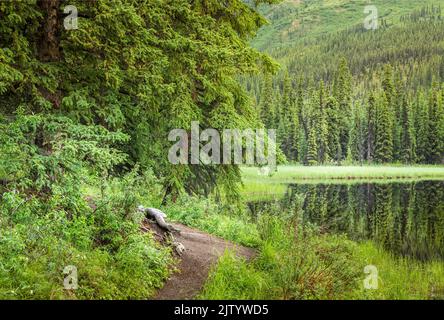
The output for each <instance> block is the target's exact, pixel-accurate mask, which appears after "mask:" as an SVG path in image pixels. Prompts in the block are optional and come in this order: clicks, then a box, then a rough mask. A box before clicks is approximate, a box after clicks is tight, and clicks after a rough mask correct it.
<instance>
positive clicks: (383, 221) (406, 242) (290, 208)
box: [249, 181, 444, 261]
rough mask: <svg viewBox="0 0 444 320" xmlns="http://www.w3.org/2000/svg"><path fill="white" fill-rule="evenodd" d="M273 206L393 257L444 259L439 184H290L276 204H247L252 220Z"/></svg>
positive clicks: (442, 187) (443, 186)
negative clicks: (373, 244) (368, 243)
mask: <svg viewBox="0 0 444 320" xmlns="http://www.w3.org/2000/svg"><path fill="white" fill-rule="evenodd" d="M276 206H277V207H278V210H279V209H280V210H281V211H286V212H292V213H294V212H297V213H298V214H300V218H301V220H302V222H303V223H312V224H316V225H318V226H319V227H320V228H321V229H322V230H323V231H325V232H331V233H345V234H347V235H348V237H349V238H350V239H352V240H356V241H362V240H373V241H375V242H377V243H378V244H380V245H382V246H383V247H384V248H385V249H386V250H389V251H390V252H393V253H394V254H396V255H400V256H409V257H413V258H416V259H419V260H423V261H426V260H431V259H440V260H444V181H418V182H408V183H400V182H397V183H359V184H290V185H288V187H287V190H286V192H285V195H284V197H283V198H281V199H279V200H273V201H254V202H250V203H249V208H250V210H251V212H252V213H253V214H254V215H258V214H260V213H261V212H264V211H268V208H270V207H273V208H274V209H276V208H275V207H276ZM270 211H271V210H270Z"/></svg>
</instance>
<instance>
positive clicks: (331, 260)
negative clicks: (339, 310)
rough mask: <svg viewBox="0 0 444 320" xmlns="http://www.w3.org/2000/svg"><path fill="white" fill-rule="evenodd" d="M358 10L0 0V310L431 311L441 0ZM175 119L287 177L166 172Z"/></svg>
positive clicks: (443, 97)
mask: <svg viewBox="0 0 444 320" xmlns="http://www.w3.org/2000/svg"><path fill="white" fill-rule="evenodd" d="M374 1H375V4H376V5H377V6H378V7H380V9H381V15H380V16H379V18H378V21H379V24H380V28H378V30H372V31H369V30H364V29H362V27H361V24H362V20H363V18H364V17H363V16H362V9H363V7H362V6H363V5H365V4H366V3H367V0H313V1H302V0H301V1H299V0H224V1H221V0H10V1H1V0H0V300H2V299H29V300H32V299H152V298H156V299H157V298H159V292H160V291H161V290H162V288H163V287H165V286H164V285H165V283H167V284H168V283H169V284H170V285H171V282H170V281H171V280H172V279H173V280H174V281H176V282H175V283H174V285H173V286H172V287H173V289H172V290H170V293H171V294H172V297H173V298H178V299H192V298H201V299H218V300H225V299H260V300H264V299H279V300H281V299H317V300H318V299H404V298H406V299H411V298H420V299H434V298H442V297H444V265H443V264H442V260H440V259H442V256H443V254H444V253H443V250H442V248H443V247H444V237H443V236H442V231H441V229H442V226H443V225H444V217H443V212H444V210H443V206H444V204H443V202H442V201H441V200H440V199H441V198H442V195H443V192H442V182H437V183H436V184H428V183H425V182H424V183H423V184H421V183H419V184H416V183H415V182H412V181H411V180H416V179H417V180H418V181H419V180H437V181H438V180H442V178H443V177H444V167H443V166H436V164H442V163H444V84H443V81H444V60H443V59H444V58H443V56H444V55H443V53H444V31H443V30H444V28H443V27H444V19H443V18H442V15H441V6H440V5H441V4H442V2H444V0H436V1H434V3H433V5H428V4H422V3H419V2H418V1H416V0H405V5H404V6H403V5H400V4H398V2H399V1H395V0H374ZM295 17H296V18H295ZM335 19H338V20H337V21H336V20H335ZM321 21H322V22H325V23H320V22H321ZM276 22H277V23H276ZM331 26H334V28H332V27H331ZM418 39H419V40H418ZM196 122H198V123H199V130H202V131H203V130H204V129H209V128H213V129H215V131H216V132H222V131H223V130H225V129H230V130H232V129H235V130H238V131H242V130H245V131H247V130H246V129H252V130H251V131H253V130H254V129H261V130H258V131H262V129H264V128H265V129H277V140H278V141H277V142H278V145H279V147H280V149H281V150H280V151H278V152H277V157H276V158H277V160H278V161H279V163H278V164H285V163H292V164H295V163H299V164H301V165H298V166H296V165H295V166H293V165H291V166H277V168H276V170H268V169H269V168H267V167H265V168H257V167H256V166H247V165H245V166H242V165H239V164H225V163H224V164H223V165H217V164H214V163H211V164H206V163H204V161H203V160H202V159H200V162H199V163H198V164H179V165H175V164H173V163H172V162H171V161H169V150H170V148H171V147H172V145H173V144H174V143H175V142H177V143H181V142H183V141H182V140H180V141H171V140H170V138H169V136H170V133H171V132H172V131H175V129H183V131H185V134H184V136H185V138H184V141H185V142H184V144H186V143H187V142H190V141H191V146H192V147H191V148H184V150H185V152H184V153H186V155H190V156H191V157H193V154H192V153H193V152H192V150H190V149H193V129H192V124H193V123H196ZM201 137H202V136H201V135H199V138H201ZM207 138H208V137H207ZM219 138H220V137H219ZM244 138H245V137H244ZM208 140H209V139H207V140H206V141H203V140H199V139H198V141H199V142H198V145H197V147H198V148H197V149H198V151H199V149H200V151H202V149H204V148H205V147H206V146H207V145H209V144H210V143H209V141H208ZM205 142H208V144H204V143H205ZM211 142H213V141H211ZM220 142H221V141H219V144H218V147H219V148H221V146H220V145H221V144H220ZM230 142H231V141H230ZM249 142H251V141H248V139H244V140H242V139H241V142H240V143H239V145H238V148H237V149H238V151H239V152H238V153H237V154H238V155H240V156H239V157H238V158H245V159H246V158H247V155H248V150H250V149H253V147H257V145H258V144H259V143H249ZM274 145H275V144H274V143H268V145H267V152H268V154H267V155H270V154H273V155H275V153H274V152H269V150H270V149H269V147H270V146H274ZM250 147H251V148H250ZM262 149H265V146H264V145H262ZM211 150H213V149H211ZM257 150H258V148H256V153H255V155H254V157H255V158H256V160H257V159H258V158H259V157H260V155H258V154H259V152H258V151H257ZM260 151H261V152H262V154H263V153H264V152H265V151H264V150H260ZM233 153H234V155H235V156H236V151H233ZM251 154H252V153H250V155H251ZM201 155H202V153H199V156H201ZM207 155H208V154H207ZM230 156H231V149H230ZM250 158H251V157H250ZM388 163H402V164H408V166H396V167H395V166H389V165H387V166H385V165H384V166H359V167H358V166H343V165H344V164H388ZM324 164H332V166H325V167H323V169H324V171H326V170H327V171H329V174H328V175H323V172H322V167H321V165H324ZM413 164H433V166H416V167H413V166H411V165H413ZM340 165H341V166H340ZM307 166H313V167H307ZM296 167H297V168H299V171H298V172H295V171H294V169H295V168H296ZM341 168H343V169H347V170H343V171H341V172H339V171H340V170H339V169H341ZM311 169H313V170H316V173H317V174H318V175H317V176H315V175H314V174H313V170H312V171H310V170H311ZM375 169H376V170H375ZM397 169H399V170H397ZM247 171H249V172H250V179H248V172H247ZM308 171H310V172H308ZM358 171H360V172H358ZM412 171H415V172H412ZM301 172H302V173H303V175H302V174H301ZM307 172H308V175H311V176H308V177H307V175H305V174H306V173H307ZM350 172H351V173H350ZM251 177H253V178H251ZM298 177H299V178H298ZM301 177H302V178H301ZM326 177H327V178H331V179H337V180H341V179H342V180H345V179H347V180H350V181H351V180H354V179H360V180H362V181H363V183H364V184H366V185H367V186H354V187H351V186H349V185H344V186H340V187H338V188H336V187H331V188H330V187H325V186H323V185H322V186H320V187H312V186H310V185H305V186H302V187H301V189H300V188H299V187H294V188H293V187H290V188H288V190H287V188H286V184H289V183H294V182H295V181H296V180H297V179H299V180H304V181H305V180H310V178H316V179H324V180H326V179H325V178H326ZM307 178H308V179H307ZM316 179H312V180H313V181H314V183H317V182H316V181H317V180H316ZM373 179H375V180H378V182H379V181H380V180H383V181H384V182H385V183H387V186H385V185H381V186H379V185H378V186H376V185H375V186H373V185H370V184H371V183H374V180H373ZM397 179H399V180H401V181H399V183H401V182H406V181H407V180H408V181H409V182H411V184H410V185H406V184H403V185H402V186H401V185H400V186H399V189H398V186H396V189H395V188H393V189H392V187H391V186H389V185H388V180H397ZM386 180H387V181H386ZM403 180H404V181H403ZM273 181H275V183H273ZM313 181H311V182H313ZM324 182H325V181H324ZM354 182H356V181H352V183H354ZM392 182H393V181H392ZM304 183H306V182H304ZM325 183H326V184H327V183H328V182H325ZM431 186H432V187H431ZM411 188H417V189H415V190H413V189H411ZM273 189H275V190H283V189H285V190H287V191H286V193H285V195H283V196H284V201H281V202H279V201H277V200H278V199H277V198H274V196H275V195H274V194H273V195H272V194H271V193H270V192H271V191H273ZM264 190H265V191H266V192H268V194H266V193H262V191H264ZM408 190H410V192H407V191H408ZM257 191H259V192H257ZM253 194H254V195H255V196H258V197H260V196H269V195H270V197H267V198H266V199H267V200H269V199H272V200H270V205H269V206H268V205H267V206H266V207H265V208H264V209H263V210H262V209H261V210H259V211H258V212H256V213H254V212H251V210H249V205H251V203H252V199H253V198H252V197H250V196H249V195H253ZM344 200H347V201H348V204H349V205H347V208H346V207H345V206H346V202H345V201H344ZM282 203H285V205H281V204H282ZM339 211H341V212H339ZM308 218H313V219H311V220H312V221H310V219H308ZM327 218H331V219H327ZM364 219H368V221H364ZM165 220H166V221H165ZM343 223H345V224H343ZM329 225H330V226H333V227H337V229H341V228H343V227H344V226H345V227H344V228H343V229H341V230H339V231H338V232H337V233H336V230H335V228H329ZM358 229H359V230H358ZM365 229H367V230H365ZM345 231H350V233H349V234H346V232H345ZM358 231H359V232H358ZM361 231H364V232H361ZM418 239H419V240H418ZM186 241H188V242H186ZM184 243H185V244H191V246H192V247H191V249H190V248H187V247H186V246H185V245H184ZM381 243H382V244H383V246H380V244H381ZM415 244H416V246H415ZM405 246H408V247H405ZM216 249H217V250H216ZM237 249H239V250H237ZM238 253H239V254H241V255H238ZM418 258H420V259H422V260H424V261H419V260H418ZM186 259H188V260H186ZM184 261H185V263H183V264H182V262H184ZM184 265H185V268H187V269H185V268H184V267H183V266H184ZM369 265H370V266H373V265H377V266H378V267H380V268H381V270H383V271H384V272H385V273H384V275H382V277H383V278H384V281H383V284H381V287H380V290H369V289H368V287H366V284H365V282H364V281H363V280H365V279H363V277H367V275H366V274H363V272H362V271H363V270H366V269H364V268H366V266H369ZM181 268H182V269H181ZM183 270H185V272H181V271H183ZM173 274H174V275H175V276H174V277H173V276H172V275H173ZM176 275H177V277H176ZM181 276H185V277H188V278H180V277H181ZM177 279H179V280H177ZM181 279H182V280H183V279H185V281H182V282H180V280H181ZM376 281H378V277H376ZM381 283H382V282H381ZM406 284H408V285H406ZM176 285H177V286H176ZM179 287H180V288H181V289H183V290H179ZM190 288H191V289H192V290H191V291H190V292H187V294H188V295H187V296H184V295H182V294H183V292H185V291H187V290H189V289H190ZM163 297H165V296H163ZM168 297H171V296H168ZM162 311H164V309H162ZM270 314H271V312H270ZM167 317H168V315H167Z"/></svg>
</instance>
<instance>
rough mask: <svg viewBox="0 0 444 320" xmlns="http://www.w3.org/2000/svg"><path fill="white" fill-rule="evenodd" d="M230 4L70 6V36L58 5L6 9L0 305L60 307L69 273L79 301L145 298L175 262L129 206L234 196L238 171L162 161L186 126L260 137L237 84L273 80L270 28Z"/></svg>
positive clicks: (0, 48)
mask: <svg viewBox="0 0 444 320" xmlns="http://www.w3.org/2000/svg"><path fill="white" fill-rule="evenodd" d="M228 2H229V5H224V3H222V2H220V1H219V0H198V1H185V0H174V1H164V0H142V1H141V0H116V1H114V0H113V1H107V0H100V1H89V0H88V1H84V0H73V1H69V5H70V7H71V11H72V8H76V11H75V12H76V13H77V14H78V19H77V20H76V28H67V27H66V19H68V22H69V17H68V14H66V12H65V14H64V10H65V9H66V6H67V5H68V3H66V2H65V1H61V0H41V1H40V0H39V1H37V0H26V1H0V197H1V202H0V261H1V263H0V298H66V297H67V296H69V294H70V292H69V291H65V290H64V288H63V286H62V284H63V277H62V275H63V274H62V271H63V270H64V269H63V268H64V267H65V266H68V265H72V264H74V265H75V266H77V267H78V269H79V272H82V273H83V276H82V279H83V280H82V283H80V287H81V290H79V291H77V292H76V297H77V298H102V299H103V298H147V297H149V296H150V295H152V294H153V291H154V288H155V287H158V286H160V285H161V284H162V281H163V280H164V279H165V277H166V276H167V275H168V272H169V265H170V263H171V255H170V252H169V251H168V249H166V248H163V247H160V246H159V245H158V244H156V243H155V241H154V240H153V239H152V237H151V236H150V235H149V234H142V233H140V230H139V229H140V222H141V221H142V220H143V218H144V217H143V216H142V215H141V214H140V213H137V212H136V211H135V209H136V208H137V205H140V204H141V203H142V204H146V205H151V206H160V205H161V204H162V202H164V203H165V202H167V201H169V200H171V199H173V200H174V201H176V200H178V199H177V198H178V196H179V194H182V193H183V192H184V191H187V192H188V193H194V194H209V193H210V192H211V191H213V190H215V189H218V190H225V191H226V194H228V195H230V194H231V195H235V194H236V190H237V186H238V184H239V182H240V174H239V169H238V167H237V166H235V165H232V166H228V165H226V166H199V165H195V166H174V165H172V164H171V163H170V162H169V161H168V149H169V148H170V146H171V142H170V141H169V140H168V133H169V132H170V130H172V129H175V128H184V129H187V130H188V129H189V128H190V125H191V121H199V122H200V124H201V126H202V127H210V128H216V129H221V128H227V127H228V128H230V127H232V128H239V129H241V128H244V127H249V128H250V127H254V126H260V122H259V121H258V118H257V117H256V115H255V113H254V110H253V109H252V104H251V100H250V99H249V97H248V95H247V93H246V92H245V90H244V89H243V88H242V86H241V85H240V84H239V83H238V81H237V79H236V78H235V77H236V76H238V75H239V74H242V73H246V72H248V73H251V72H253V73H254V72H258V71H259V70H261V71H265V72H268V71H270V70H272V69H273V68H274V65H273V63H272V61H271V60H270V58H269V57H268V56H267V55H264V54H262V53H260V52H258V51H257V50H255V49H253V48H251V47H250V46H249V44H248V41H249V40H251V38H252V37H253V36H254V34H255V32H256V31H257V29H258V28H259V27H260V26H262V25H263V24H264V23H265V20H264V19H263V18H262V17H261V15H260V14H259V13H258V12H256V10H255V9H254V8H253V7H249V6H247V5H245V4H244V3H243V2H242V1H240V0H230V1H228ZM256 2H257V3H258V4H259V3H262V2H267V3H272V2H275V1H273V0H270V1H268V0H267V1H256ZM68 9H69V8H68ZM68 11H69V10H68ZM130 274H131V275H130ZM36 284H37V285H36Z"/></svg>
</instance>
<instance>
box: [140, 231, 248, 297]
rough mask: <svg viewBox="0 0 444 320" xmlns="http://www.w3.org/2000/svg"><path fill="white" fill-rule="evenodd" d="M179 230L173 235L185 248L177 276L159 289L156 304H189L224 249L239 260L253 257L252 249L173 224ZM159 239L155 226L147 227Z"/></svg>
mask: <svg viewBox="0 0 444 320" xmlns="http://www.w3.org/2000/svg"><path fill="white" fill-rule="evenodd" d="M171 225H173V226H174V227H176V228H178V229H179V230H181V233H180V234H175V235H174V237H175V240H176V241H177V242H180V243H182V244H183V245H184V246H185V252H183V254H182V255H181V257H180V260H181V261H180V263H179V265H178V266H177V268H178V269H179V272H176V273H174V274H173V275H172V276H171V277H170V279H168V280H167V281H166V283H165V285H164V287H163V288H162V289H160V290H159V291H158V292H157V295H156V296H155V297H154V299H155V300H188V299H192V298H194V297H195V296H196V295H197V294H198V293H199V292H200V291H201V289H202V287H203V285H204V283H205V281H206V280H207V278H208V273H209V271H210V268H211V266H213V265H214V264H215V263H217V261H218V258H219V257H220V256H221V255H223V254H224V252H225V250H226V249H229V250H233V251H234V252H235V253H236V254H237V255H238V256H240V257H244V258H246V259H251V258H253V256H254V255H255V251H254V249H251V248H246V247H243V246H239V245H235V244H233V243H231V242H229V241H226V240H224V239H221V238H218V237H215V236H212V235H209V234H207V233H204V232H201V231H198V230H196V229H192V228H189V227H186V226H184V225H182V224H177V223H172V224H171ZM146 227H148V228H149V229H151V230H153V231H154V232H155V234H156V235H157V236H158V237H161V236H160V235H161V234H162V232H161V231H160V229H159V228H158V227H157V225H155V224H149V225H146Z"/></svg>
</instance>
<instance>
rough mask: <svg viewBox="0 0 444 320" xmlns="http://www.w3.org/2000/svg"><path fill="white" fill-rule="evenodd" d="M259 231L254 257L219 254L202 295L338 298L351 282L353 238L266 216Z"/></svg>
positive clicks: (354, 277)
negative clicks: (243, 258) (259, 240)
mask: <svg viewBox="0 0 444 320" xmlns="http://www.w3.org/2000/svg"><path fill="white" fill-rule="evenodd" d="M259 230H260V234H261V238H262V240H263V241H262V243H261V246H260V248H259V250H260V253H259V256H258V257H257V258H256V259H255V260H254V261H253V262H249V263H246V262H245V261H239V260H236V259H235V258H234V257H233V256H232V255H225V256H224V257H222V258H221V260H220V262H219V265H218V266H217V268H216V269H215V270H213V272H212V274H211V275H210V278H209V279H208V282H207V283H206V285H205V287H204V290H203V292H202V295H201V298H203V299H339V298H341V297H343V296H344V295H345V294H346V293H347V292H350V291H351V290H352V289H353V288H354V287H355V283H356V280H357V278H358V274H359V269H358V268H357V263H356V262H355V261H351V259H350V258H351V257H352V253H353V250H354V249H355V245H354V244H353V243H352V242H350V241H348V240H345V238H343V237H336V236H319V235H318V234H317V232H316V231H315V230H313V229H312V228H311V227H302V226H301V225H295V224H294V223H292V222H291V221H286V220H285V219H283V218H282V217H272V216H269V215H264V216H262V217H261V219H260V223H259Z"/></svg>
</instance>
